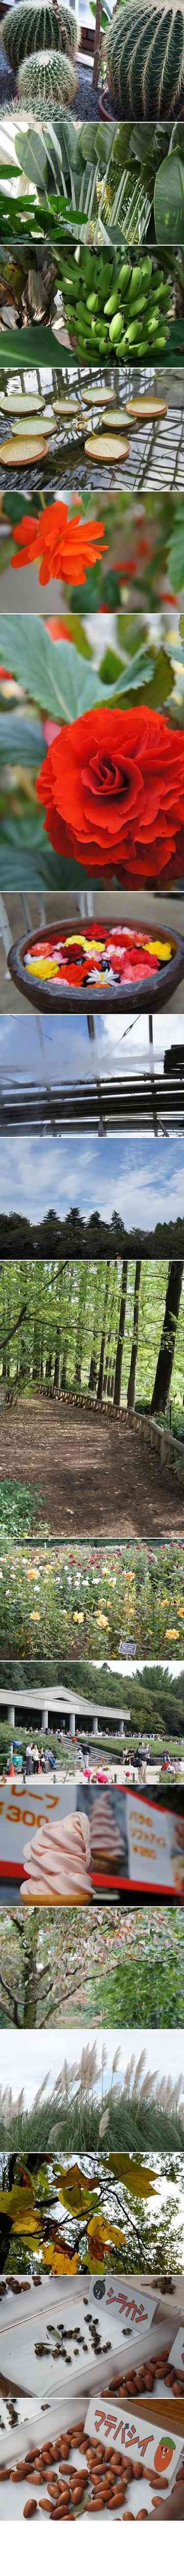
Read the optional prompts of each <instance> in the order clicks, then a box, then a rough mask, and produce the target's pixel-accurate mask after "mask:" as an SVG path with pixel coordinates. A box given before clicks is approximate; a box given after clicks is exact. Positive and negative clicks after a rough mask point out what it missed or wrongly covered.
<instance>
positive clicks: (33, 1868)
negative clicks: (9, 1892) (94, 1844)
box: [20, 1812, 92, 1905]
mask: <svg viewBox="0 0 184 2576" xmlns="http://www.w3.org/2000/svg"><path fill="white" fill-rule="evenodd" d="M90 1858H91V1836H90V1826H89V1824H88V1819H87V1816H86V1815H85V1814H84V1813H83V1812H82V1813H81V1812H80V1815H75V1814H73V1813H72V1814H71V1815H68V1816H66V1817H65V1819H64V1818H63V1821H61V1824H59V1823H58V1824H55V1825H52V1824H48V1825H47V1824H44V1823H43V1824H41V1825H40V1826H39V1828H38V1832H37V1833H33V1834H32V1835H31V1841H30V1842H29V1843H25V1844H24V1868H25V1870H26V1879H23V1882H22V1887H21V1889H20V1895H21V1901H22V1902H23V1904H25V1905H30V1904H32V1905H39V1904H41V1905H44V1904H45V1905H49V1904H50V1905H81V1904H83V1903H84V1904H85V1903H86V1904H87V1899H88V1902H89V1898H90V1897H91V1896H92V1886H91V1878H90V1874H89V1873H90Z"/></svg>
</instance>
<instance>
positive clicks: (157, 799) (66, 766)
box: [37, 706, 184, 884]
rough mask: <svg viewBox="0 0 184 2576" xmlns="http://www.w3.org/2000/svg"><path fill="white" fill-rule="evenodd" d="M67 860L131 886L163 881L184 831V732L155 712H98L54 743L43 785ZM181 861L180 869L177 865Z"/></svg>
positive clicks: (56, 843)
mask: <svg viewBox="0 0 184 2576" xmlns="http://www.w3.org/2000/svg"><path fill="white" fill-rule="evenodd" d="M37 794H38V797H39V798H40V801H41V804H43V805H45V828H46V831H47V832H48V834H49V840H50V841H51V842H52V844H53V848H54V849H55V850H56V851H57V853H58V854H59V856H61V857H63V858H66V859H69V860H73V859H74V860H76V861H77V860H79V859H80V862H81V863H82V865H83V867H87V869H88V870H89V869H90V870H91V872H92V874H93V875H94V873H95V870H99V867H100V869H102V870H103V872H104V874H105V877H106V878H107V876H110V877H111V874H112V870H113V869H114V868H115V869H116V873H117V872H118V873H119V874H120V875H122V869H123V876H124V877H125V878H126V879H127V881H128V882H129V881H131V883H133V882H135V883H136V884H137V883H138V881H139V880H140V881H141V882H142V880H144V879H145V881H146V883H149V880H151V881H153V878H154V880H157V878H160V876H161V875H162V874H163V872H164V870H166V869H167V867H168V863H170V860H171V859H172V873H174V868H177V851H176V840H177V832H178V833H179V832H180V831H181V833H182V829H183V825H184V733H183V734H182V733H180V732H179V731H178V732H175V731H174V729H173V728H172V729H171V727H170V726H169V724H168V721H167V718H166V717H165V716H163V715H160V714H157V713H156V712H155V709H154V708H152V707H146V706H142V707H140V706H139V707H137V708H135V707H133V708H132V709H131V710H128V712H127V711H126V712H124V710H123V709H121V708H120V707H118V708H115V707H112V706H107V707H106V706H105V707H101V706H97V707H96V708H92V709H90V711H89V713H87V714H86V713H84V714H83V715H82V716H80V717H78V718H77V719H76V722H75V723H71V725H70V735H69V739H68V725H63V727H62V731H61V732H60V731H59V732H58V733H57V737H56V738H55V740H54V741H53V742H52V744H51V746H50V749H49V751H48V753H47V758H46V760H45V761H44V762H43V766H42V768H41V771H40V774H39V777H38V779H37ZM173 862H174V867H173Z"/></svg>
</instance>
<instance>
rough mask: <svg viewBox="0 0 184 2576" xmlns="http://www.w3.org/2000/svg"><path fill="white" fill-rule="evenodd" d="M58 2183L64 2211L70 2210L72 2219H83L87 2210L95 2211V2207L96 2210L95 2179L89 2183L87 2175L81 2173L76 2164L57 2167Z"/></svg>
mask: <svg viewBox="0 0 184 2576" xmlns="http://www.w3.org/2000/svg"><path fill="white" fill-rule="evenodd" d="M58 2183H59V2190H60V2199H61V2201H63V2204H64V2209H69V2210H70V2209H71V2210H72V2216H73V2218H85V2217H86V2214H87V2211H88V2209H95V2206H96V2208H97V2206H98V2202H97V2198H96V2193H95V2178H94V2183H89V2182H88V2179H87V2175H85V2174H82V2173H81V2169H80V2165H78V2164H77V2162H76V2164H75V2165H68V2167H67V2166H65V2165H60V2166H59V2170H58Z"/></svg>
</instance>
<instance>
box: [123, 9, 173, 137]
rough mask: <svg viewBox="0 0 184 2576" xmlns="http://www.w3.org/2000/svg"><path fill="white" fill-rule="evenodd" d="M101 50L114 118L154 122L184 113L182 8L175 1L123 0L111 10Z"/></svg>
mask: <svg viewBox="0 0 184 2576" xmlns="http://www.w3.org/2000/svg"><path fill="white" fill-rule="evenodd" d="M105 51H106V63H107V71H108V75H109V87H110V95H111V97H112V99H113V106H114V109H115V113H116V115H117V116H118V115H121V116H123V117H124V118H125V117H127V118H129V117H131V116H133V117H134V116H135V117H137V118H139V117H143V116H144V117H146V118H147V119H149V118H153V120H154V121H155V120H156V121H157V120H158V119H159V117H162V119H164V117H170V116H173V115H177V114H178V115H179V114H180V113H181V111H182V114H183V113H184V7H181V6H180V7H178V6H177V0H168V5H167V0H153V5H152V0H147V6H146V5H145V0H137V5H136V0H125V6H124V8H123V9H122V5H120V6H118V7H116V8H115V10H114V14H113V18H112V20H111V25H110V27H109V28H108V31H107V36H106V46H105Z"/></svg>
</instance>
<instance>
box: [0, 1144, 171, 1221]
mask: <svg viewBox="0 0 184 2576" xmlns="http://www.w3.org/2000/svg"><path fill="white" fill-rule="evenodd" d="M72 1207H78V1208H79V1210H80V1212H81V1213H82V1214H83V1216H84V1217H85V1218H87V1217H88V1216H90V1214H91V1210H93V1209H95V1208H96V1209H97V1208H98V1210H99V1215H101V1216H103V1218H105V1219H106V1222H107V1223H110V1221H111V1217H112V1214H113V1209H114V1208H116V1209H117V1210H118V1213H119V1215H120V1217H121V1218H122V1219H123V1222H124V1225H126V1229H127V1232H128V1231H129V1228H130V1230H131V1229H132V1224H134V1226H136V1225H137V1226H139V1227H141V1226H143V1227H144V1231H145V1232H146V1231H147V1232H149V1231H150V1229H151V1228H152V1227H154V1225H155V1224H156V1223H158V1221H159V1220H160V1222H161V1223H162V1222H165V1223H166V1222H167V1223H169V1219H172V1220H174V1218H176V1217H177V1216H180V1217H181V1216H182V1217H183V1218H184V1153H183V1139H182V1140H181V1139H180V1138H179V1139H178V1138H177V1136H175V1137H172V1138H171V1137H167V1138H166V1140H165V1142H164V1143H163V1138H162V1137H159V1138H156V1139H153V1141H152V1139H151V1137H148V1138H147V1137H144V1138H143V1139H142V1140H141V1141H139V1139H138V1137H137V1136H136V1137H135V1138H131V1137H130V1136H129V1137H125V1138H124V1137H121V1136H119V1137H118V1138H116V1137H115V1136H112V1137H108V1138H107V1137H103V1138H99V1137H96V1138H95V1137H94V1138H93V1137H92V1136H90V1152H89V1138H88V1137H87V1136H86V1140H85V1136H84V1135H83V1136H82V1137H80V1138H78V1137H77V1135H76V1136H75V1135H72V1134H71V1135H67V1136H65V1135H62V1138H57V1137H53V1136H50V1137H46V1136H45V1135H44V1134H41V1139H40V1136H34V1135H31V1134H30V1133H28V1134H25V1135H23V1134H21V1135H20V1131H19V1130H17V1132H14V1135H13V1136H9V1135H8V1134H7V1133H6V1136H4V1137H2V1136H1V1142H0V1210H1V1212H3V1211H4V1212H6V1213H8V1214H10V1213H11V1212H12V1211H13V1210H17V1212H18V1211H20V1213H23V1214H24V1215H25V1216H27V1217H30V1220H32V1223H33V1222H36V1220H37V1222H38V1221H39V1220H41V1218H42V1217H43V1216H44V1215H45V1214H46V1213H47V1211H48V1209H49V1208H54V1209H55V1212H56V1213H57V1215H58V1216H60V1217H65V1216H66V1215H67V1213H68V1210H69V1208H72Z"/></svg>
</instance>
